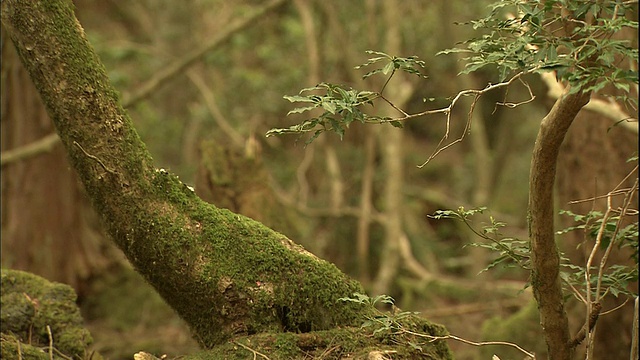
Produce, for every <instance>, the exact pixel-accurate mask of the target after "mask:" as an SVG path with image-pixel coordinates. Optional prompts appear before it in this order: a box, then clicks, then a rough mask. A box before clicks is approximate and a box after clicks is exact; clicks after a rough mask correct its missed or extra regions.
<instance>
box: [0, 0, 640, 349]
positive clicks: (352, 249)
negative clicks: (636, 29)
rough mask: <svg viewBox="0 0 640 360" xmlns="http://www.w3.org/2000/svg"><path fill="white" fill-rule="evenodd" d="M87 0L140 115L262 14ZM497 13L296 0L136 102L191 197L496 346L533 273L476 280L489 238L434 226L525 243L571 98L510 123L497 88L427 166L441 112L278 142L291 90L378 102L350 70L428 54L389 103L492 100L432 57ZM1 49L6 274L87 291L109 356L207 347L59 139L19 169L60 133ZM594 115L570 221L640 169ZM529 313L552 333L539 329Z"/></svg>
mask: <svg viewBox="0 0 640 360" xmlns="http://www.w3.org/2000/svg"><path fill="white" fill-rule="evenodd" d="M75 3H76V7H77V11H76V12H77V16H78V17H79V19H80V21H81V23H82V24H83V26H84V28H85V31H86V32H87V35H88V36H89V38H90V41H91V42H92V44H93V45H94V46H95V47H96V49H97V50H98V52H99V53H100V55H101V58H102V60H103V62H104V63H105V66H106V67H107V69H108V71H109V72H110V76H111V79H112V81H113V83H114V85H115V86H116V88H118V89H119V90H120V91H121V92H122V96H123V99H124V100H125V101H126V100H127V99H130V98H132V96H133V94H135V93H136V91H138V90H139V89H140V88H141V86H142V84H146V83H147V81H148V80H149V79H153V78H154V77H157V74H159V73H161V72H162V71H165V70H167V68H169V67H170V64H175V63H176V62H179V61H180V60H181V59H183V58H184V56H185V54H188V53H189V52H191V51H193V50H194V49H197V48H201V47H202V45H203V44H206V43H207V42H208V41H209V40H210V39H212V38H214V37H215V36H216V34H219V33H221V32H223V31H225V29H228V27H229V24H230V23H232V22H234V21H236V20H237V19H239V18H242V17H243V16H246V14H247V13H250V12H251V11H252V10H253V9H255V8H258V7H261V6H263V5H264V3H265V2H263V1H256V0H242V1H233V2H230V1H223V0H189V1H181V2H171V1H149V0H145V1H136V2H121V1H113V0H109V1H96V0H79V1H76V2H75ZM488 3H490V1H484V0H483V1H475V2H468V1H462V0H448V1H445V0H438V1H424V0H402V1H401V0H354V1H321V0H294V1H285V2H283V4H282V5H281V6H277V7H275V8H274V9H272V10H270V11H268V12H267V13H265V14H264V15H263V16H260V17H259V18H258V19H256V20H255V21H252V22H251V23H250V24H249V25H248V26H246V27H244V28H243V29H241V30H239V31H238V32H235V33H234V34H233V35H232V36H230V37H229V38H228V39H226V41H224V42H221V43H220V44H219V45H218V46H216V47H213V48H211V49H210V51H208V52H206V53H205V54H204V55H203V56H202V57H201V58H199V59H198V60H197V61H195V62H193V63H192V64H191V65H190V66H188V67H186V68H185V69H184V70H183V71H180V72H179V73H178V74H176V76H174V77H172V78H171V79H170V80H168V81H167V82H166V83H164V84H162V85H160V86H157V87H155V88H154V89H153V91H152V92H151V93H149V95H148V96H147V97H146V98H144V99H141V100H139V101H136V102H133V103H132V104H131V106H129V111H130V113H131V117H132V119H134V121H136V127H137V129H138V131H139V133H140V135H141V137H142V139H143V141H144V142H145V143H146V144H147V145H148V147H149V149H150V151H151V153H152V154H153V155H154V158H155V160H156V164H157V165H158V166H162V167H165V168H170V169H171V170H172V171H173V172H175V173H176V174H178V175H180V177H181V179H182V180H183V181H185V182H187V183H191V184H194V185H195V187H196V191H197V192H198V194H199V195H200V196H202V197H203V198H204V199H205V200H207V201H210V202H212V203H214V204H217V205H220V206H223V207H228V208H230V209H231V210H234V211H239V212H242V213H243V214H246V215H248V216H251V217H254V218H256V219H257V220H259V221H262V222H264V223H265V224H267V225H269V226H270V227H273V228H274V229H276V230H278V231H281V232H283V233H285V234H286V235H287V236H289V237H290V238H292V239H294V240H295V241H296V242H298V243H300V244H302V245H304V246H305V247H306V248H307V249H308V250H310V251H311V252H313V253H315V254H316V255H318V256H319V257H322V258H324V259H327V260H329V261H331V262H333V263H335V264H336V265H337V266H338V267H340V269H342V270H343V271H345V272H346V273H348V274H350V275H351V276H353V277H354V278H356V279H358V280H359V281H361V282H362V283H363V284H364V285H365V286H366V287H367V289H368V291H370V292H372V293H375V294H381V293H385V294H388V295H391V296H393V297H394V298H396V299H397V303H398V305H399V306H400V307H401V308H403V309H405V310H415V311H421V312H422V313H423V314H424V316H425V317H427V318H429V319H431V320H434V321H436V322H441V323H443V324H444V325H446V326H447V328H448V329H449V330H450V331H451V333H454V334H456V335H458V336H460V337H463V338H467V339H472V340H481V339H482V336H484V335H483V334H481V329H482V328H483V323H484V322H487V324H488V325H486V326H485V328H488V329H492V328H495V327H496V326H507V325H508V324H510V322H509V321H502V322H501V321H499V320H496V319H500V318H503V319H506V318H508V317H509V316H511V315H513V316H515V317H516V318H517V319H519V320H520V319H524V318H527V317H526V316H524V315H523V314H525V315H526V314H528V313H529V312H527V311H526V310H527V309H528V308H529V305H528V304H530V300H531V298H532V296H531V294H530V293H529V292H528V291H525V292H522V293H521V292H520V290H522V289H523V288H524V285H525V283H526V281H527V279H528V274H527V273H526V272H523V271H519V270H516V269H498V270H497V271H495V272H492V273H482V274H480V275H478V272H479V271H480V270H481V269H482V268H484V267H485V266H486V264H487V262H488V261H490V260H491V259H492V258H491V256H492V255H491V254H490V253H487V252H484V251H482V250H478V249H477V248H472V247H465V245H466V244H468V243H470V242H472V241H474V240H475V239H474V238H473V237H472V234H471V233H470V231H468V230H467V229H465V228H463V227H462V226H461V224H460V223H458V222H455V221H452V220H439V221H437V222H436V221H434V220H433V219H430V218H428V217H427V215H430V214H433V213H434V212H435V211H436V210H437V209H444V208H451V209H454V208H457V207H458V206H465V207H467V208H470V207H475V206H488V207H489V208H490V209H491V210H492V215H493V216H495V217H497V218H499V219H500V220H503V221H506V222H507V223H508V224H509V228H508V230H506V231H507V232H509V234H507V235H513V236H518V237H520V238H522V239H525V238H526V237H527V235H526V234H527V229H526V212H525V211H523V209H526V208H527V183H528V171H529V164H530V157H531V148H532V146H533V142H534V140H535V136H536V133H537V128H538V125H539V122H540V119H541V118H542V117H543V116H544V114H546V113H547V112H548V110H549V109H550V107H551V105H552V104H553V100H554V99H552V98H551V97H549V98H545V97H544V96H538V97H537V98H536V99H535V100H534V101H532V102H531V103H530V104H528V105H526V106H522V107H518V108H515V109H505V108H504V107H498V106H496V103H497V102H499V101H502V100H503V99H504V96H505V93H504V92H494V93H490V94H488V96H485V97H483V98H481V100H480V102H479V103H478V104H477V107H476V111H475V113H474V118H473V123H474V124H473V128H472V130H471V132H470V134H469V138H468V140H467V141H465V142H462V143H461V144H459V145H458V146H455V147H453V148H451V149H449V150H447V151H445V152H443V153H442V154H440V155H439V156H438V157H436V158H435V159H434V160H433V161H432V162H431V163H429V165H428V166H427V167H425V168H422V169H418V168H417V167H416V165H419V164H421V163H423V162H424V160H425V159H426V158H427V157H428V156H429V155H430V154H431V153H432V151H433V150H434V149H435V147H436V144H437V143H438V142H439V141H440V138H441V136H442V133H443V130H444V126H445V122H444V120H445V119H444V117H433V118H428V119H424V120H420V121H412V122H409V123H407V124H406V127H405V129H396V128H392V127H390V126H361V125H360V124H355V123H354V125H353V127H352V128H351V129H350V131H348V132H347V133H346V134H345V136H344V138H343V139H342V140H340V139H339V138H338V137H337V136H335V135H333V134H331V135H327V136H321V137H320V138H319V139H318V140H316V141H315V142H313V143H311V144H309V145H307V146H305V144H304V142H305V140H306V139H304V138H296V137H270V138H265V137H264V134H265V133H266V132H267V130H269V129H271V128H274V127H286V126H288V125H289V124H294V123H297V122H299V121H300V120H301V119H302V118H303V117H302V115H300V116H297V115H293V116H289V117H286V118H285V114H287V112H288V111H290V110H291V109H292V105H291V104H290V103H289V102H287V101H286V100H284V99H283V98H282V96H283V95H286V94H295V93H297V92H298V91H299V89H301V88H304V87H310V86H314V85H316V84H318V83H319V82H321V81H326V82H331V83H337V84H345V85H346V86H348V87H349V86H350V87H354V88H364V87H365V86H366V87H369V88H375V87H376V86H378V88H379V86H380V85H381V83H380V79H374V78H368V79H366V80H362V79H361V75H362V73H361V72H358V71H356V70H354V69H353V67H354V66H355V65H358V64H361V63H363V62H364V61H365V59H366V58H367V54H366V53H365V51H366V50H379V51H384V52H387V53H390V54H392V55H398V56H410V55H419V56H420V57H421V58H422V59H424V60H425V61H426V63H427V65H426V69H425V70H424V72H425V75H427V76H428V79H427V80H421V79H419V78H417V77H416V78H413V77H407V78H403V79H401V81H399V82H396V83H394V84H392V85H390V87H389V88H387V89H386V90H385V91H386V93H387V94H389V97H390V98H393V99H394V103H396V104H398V105H400V104H402V105H403V106H402V107H403V108H405V109H407V110H408V111H413V110H415V109H423V108H424V105H425V102H427V103H429V104H433V106H439V105H446V104H447V103H448V101H449V100H448V97H450V96H452V95H455V94H456V93H457V92H458V91H459V90H461V89H468V88H482V87H484V86H485V85H486V84H487V83H488V82H489V81H491V80H492V79H494V78H495V77H496V74H494V73H492V72H491V71H490V70H483V71H481V72H476V73H474V74H473V75H470V76H464V77H458V76H456V75H457V74H458V73H459V72H460V70H462V68H463V67H464V64H462V63H461V62H460V61H459V60H460V59H459V58H455V57H454V56H449V57H435V54H436V53H437V52H438V51H440V50H442V49H445V48H450V47H453V46H454V45H455V44H456V43H458V42H460V41H463V40H466V39H468V38H470V37H471V32H470V31H471V29H470V28H468V27H462V26H455V25H454V23H456V22H465V21H469V20H471V19H475V18H478V17H479V16H480V15H483V14H484V13H485V12H486V9H487V8H486V6H487V4H488ZM635 16H637V14H636V15H635ZM636 20H637V19H636ZM620 36H624V37H626V38H629V39H632V41H634V46H635V47H636V48H637V34H620ZM2 38H3V44H2V46H3V52H2V60H3V61H2V90H3V91H2V151H3V163H2V265H3V266H6V267H12V268H19V269H25V270H29V271H32V272H35V273H37V274H39V275H42V276H45V277H47V278H49V279H52V280H58V281H62V282H65V283H69V284H71V285H73V286H74V287H75V288H76V290H77V291H78V292H79V294H80V296H81V302H82V305H83V308H84V311H85V318H86V319H87V320H88V321H90V322H91V323H92V324H93V326H92V327H91V330H92V332H93V334H94V338H95V339H96V346H97V348H98V349H99V350H100V351H101V352H102V353H103V354H104V355H106V356H107V357H109V358H113V359H115V358H120V357H129V358H130V356H131V354H133V353H134V352H136V351H139V350H145V351H148V352H154V351H155V352H157V353H159V354H160V353H168V354H173V355H178V354H181V353H186V352H189V351H193V350H194V349H195V345H194V343H193V342H191V341H190V340H189V339H188V335H187V331H186V329H185V327H184V325H183V324H182V323H181V322H180V320H179V319H171V318H169V317H168V315H167V314H171V310H170V309H168V308H166V306H164V304H163V303H162V301H161V300H160V299H159V298H158V297H157V295H155V293H154V292H153V291H152V290H150V289H149V288H148V287H144V286H143V285H140V284H141V282H142V280H141V279H140V278H139V277H138V276H137V275H136V274H135V273H132V272H131V270H130V269H128V267H127V265H126V264H125V263H124V262H123V261H122V259H121V256H120V255H119V254H118V251H117V250H114V248H113V247H112V246H111V245H110V244H109V243H108V242H107V241H105V240H104V239H103V238H102V235H101V233H100V227H99V225H98V224H96V223H95V221H94V220H93V217H92V215H91V210H90V207H89V206H88V204H87V201H86V200H85V199H84V198H83V196H82V189H81V188H80V187H79V186H78V184H77V181H76V179H75V177H74V174H73V173H72V172H70V171H69V170H68V168H69V167H68V165H66V163H65V162H66V159H65V156H64V154H63V152H62V151H61V149H60V148H58V146H57V145H55V142H51V144H49V147H45V150H46V151H40V152H37V151H36V153H35V154H33V153H27V155H20V156H18V157H17V158H16V157H13V158H12V157H6V156H5V155H12V154H13V155H15V154H16V152H15V151H16V150H20V149H22V150H24V146H25V145H28V144H31V143H33V142H34V141H37V140H39V139H42V138H44V137H47V136H48V135H49V134H51V132H52V131H53V130H52V129H53V127H52V125H51V123H50V121H49V120H48V119H47V118H46V113H45V112H44V110H43V109H42V106H41V104H39V103H38V101H39V98H38V97H37V95H36V93H35V91H34V90H33V88H32V87H31V85H30V81H29V80H28V77H27V76H26V74H25V73H24V71H22V70H20V65H19V62H18V61H17V59H16V58H15V55H14V54H13V52H12V49H11V48H10V47H11V46H10V44H9V43H7V42H6V41H4V39H5V36H4V34H3V36H2ZM376 82H378V83H376ZM529 82H530V84H531V85H532V87H533V89H534V91H535V93H536V94H544V93H545V92H546V91H547V87H546V85H545V83H544V82H543V81H541V80H540V79H537V78H531V79H529ZM636 91H637V90H636ZM509 96H510V98H514V99H517V98H521V99H526V98H527V97H528V92H527V91H526V89H525V88H513V89H510V90H509ZM380 111H388V112H391V111H393V110H392V109H381V110H380ZM452 116H453V119H452V129H451V131H452V133H454V134H461V133H462V132H463V131H465V129H464V124H465V122H466V116H467V113H466V107H465V106H460V107H459V108H457V110H456V111H454V113H453V114H452ZM580 116H581V118H580V119H578V120H577V121H576V122H575V124H574V126H573V127H572V129H571V131H570V135H569V138H568V139H567V142H566V143H565V149H564V150H563V152H562V153H563V155H562V160H561V161H562V164H561V166H559V169H560V174H559V181H558V198H559V199H558V200H559V204H560V206H561V207H562V208H566V205H567V204H568V202H569V201H571V200H581V199H585V198H589V197H592V196H594V195H595V194H599V193H601V192H602V191H604V189H612V188H614V187H615V185H617V183H618V182H619V181H620V179H622V178H623V177H624V176H625V175H626V174H627V173H628V171H630V169H631V168H632V167H633V164H628V163H626V160H627V159H628V158H629V156H630V155H631V154H632V153H633V151H635V150H636V149H637V146H638V140H637V126H636V127H635V130H633V129H632V128H628V127H623V126H617V127H613V128H611V131H608V129H609V128H610V127H611V125H612V124H613V121H611V120H609V119H606V118H604V117H603V116H602V115H600V114H596V113H589V112H584V113H583V114H582V115H580ZM47 144H48V143H47ZM12 151H13V152H12ZM216 154H217V155H220V154H222V156H215V155H216ZM214 159H215V160H214ZM219 160H222V162H218V161H219ZM212 161H216V163H212ZM596 178H597V189H596V188H595V185H594V184H595V182H596V180H595V179H596ZM585 206H586V205H585ZM590 206H591V204H590V203H589V207H590ZM597 206H603V205H602V204H598V205H597ZM572 210H574V211H575V212H579V211H582V212H584V210H585V208H581V209H573V208H572ZM586 210H587V211H588V210H589V209H586ZM567 225H569V224H567ZM576 236H580V235H576ZM580 241H582V240H581V239H580V238H576V239H573V240H571V241H567V242H566V247H565V249H564V250H565V251H566V252H567V253H569V254H570V255H575V254H572V253H576V252H580V251H581V250H575V249H576V245H577V244H579V243H580ZM121 294H129V296H128V299H129V300H131V299H141V300H139V301H128V302H126V303H124V304H115V303H114V302H113V301H114V299H127V297H126V296H125V297H122V296H120V295H121ZM142 299H144V300H142ZM116 309H120V310H117V311H116ZM631 310H632V309H631V306H630V305H629V304H627V305H625V306H624V307H623V309H622V311H620V312H617V313H616V314H617V315H615V316H616V317H617V318H616V319H615V320H613V322H612V323H613V324H617V325H616V326H625V328H624V329H625V331H626V329H628V328H630V326H631V317H630V315H629V314H630V311H631ZM115 313H117V314H118V316H117V318H116V319H114V318H113V314H115ZM110 316H111V318H110V319H109V317H110ZM575 318H576V320H575V324H572V325H574V327H578V326H579V325H580V324H581V321H582V314H580V313H578V312H576V314H575ZM606 318H607V317H604V319H605V320H606ZM167 319H170V320H167ZM527 319H529V321H531V322H532V323H537V319H536V318H535V316H533V317H531V316H530V317H528V318H527ZM522 321H525V320H522ZM603 321H604V320H603ZM620 324H628V326H626V325H620ZM511 326H513V325H511ZM603 326H606V325H603ZM150 329H153V331H151V330H150ZM495 332H496V331H491V330H488V331H486V332H485V333H489V334H490V333H495ZM500 333H504V334H509V331H500ZM615 333H616V334H620V333H621V332H620V331H616V332H615ZM625 333H626V332H625ZM130 334H135V336H133V337H132V336H130ZM177 334H179V335H177ZM599 334H600V336H601V337H603V339H602V340H601V341H602V343H603V345H602V346H600V347H598V348H601V350H602V351H603V353H607V354H613V353H614V352H615V351H620V354H625V352H624V351H626V350H619V349H628V344H629V341H630V339H628V338H625V337H624V336H620V337H619V338H616V339H611V338H610V337H611V335H608V334H612V332H607V331H601V332H600V333H599ZM143 335H147V336H143ZM487 336H488V335H487ZM132 338H136V339H139V340H141V341H139V342H133V341H132V340H131V339H132ZM501 340H520V339H501ZM154 341H155V343H154ZM540 344H542V342H541V339H540V340H539V341H537V343H536V341H533V343H531V344H526V345H529V346H531V348H532V349H537V348H539V347H540ZM523 345H524V344H523ZM450 346H451V347H452V350H453V351H454V353H455V354H456V358H458V359H474V358H477V357H478V356H479V355H478V354H479V350H478V349H477V348H474V347H469V346H467V345H462V344H459V343H455V342H452V343H451V344H450Z"/></svg>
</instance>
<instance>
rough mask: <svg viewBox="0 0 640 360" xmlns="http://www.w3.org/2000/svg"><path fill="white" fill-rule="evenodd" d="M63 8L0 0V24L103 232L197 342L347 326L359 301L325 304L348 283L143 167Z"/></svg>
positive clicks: (97, 65) (142, 154)
mask: <svg viewBox="0 0 640 360" xmlns="http://www.w3.org/2000/svg"><path fill="white" fill-rule="evenodd" d="M73 11H74V10H73V6H72V3H71V1H3V2H2V21H3V25H4V26H5V27H6V28H7V29H8V30H9V31H8V32H9V34H10V37H11V39H12V40H13V42H14V45H15V47H16V49H17V50H18V53H19V55H20V58H21V59H22V61H23V63H24V65H25V68H26V69H27V70H28V72H29V74H30V76H31V78H32V79H33V81H34V83H35V85H36V88H37V89H38V91H39V93H40V95H41V96H42V99H43V100H44V103H45V104H46V107H47V111H48V112H49V114H50V116H51V118H52V120H53V121H54V123H55V126H56V129H57V131H58V133H59V135H60V138H61V140H62V143H63V145H64V147H65V149H66V150H67V152H68V155H69V158H70V161H71V163H72V165H73V167H74V168H75V170H76V171H77V172H78V174H79V176H80V178H81V181H82V182H83V184H84V186H85V188H86V189H87V193H88V194H89V196H90V198H91V200H92V203H93V206H94V207H95V208H96V210H97V211H98V213H99V215H100V216H101V218H102V220H103V222H104V224H105V226H106V229H107V231H108V233H109V234H110V235H111V237H112V238H113V240H114V241H115V242H116V244H117V245H118V246H119V247H120V248H121V249H122V250H123V252H124V253H125V254H126V256H127V258H128V259H129V261H130V262H131V263H132V264H133V265H134V266H135V268H136V269H137V270H138V271H139V272H140V273H142V274H143V275H144V276H145V278H146V279H147V280H148V281H149V282H150V283H151V284H152V285H153V286H154V287H155V288H156V289H157V290H158V291H159V292H160V293H161V294H162V296H163V297H164V298H165V299H166V301H167V302H168V303H169V304H170V305H171V306H172V307H173V308H174V309H175V310H176V311H177V312H178V313H179V314H180V315H181V316H182V317H183V318H184V319H185V320H186V321H187V322H188V323H189V325H190V326H191V328H192V329H193V331H194V333H195V336H196V337H197V338H198V340H199V341H200V343H201V344H203V345H204V346H207V347H210V346H213V345H215V344H218V343H221V342H223V341H224V340H226V339H228V338H229V337H230V336H231V335H233V334H242V333H246V334H251V333H256V332H262V331H282V330H298V331H305V330H321V329H328V328H332V327H336V326H340V325H355V324H357V323H358V322H359V320H360V319H361V317H362V315H363V314H362V313H361V312H360V310H359V309H356V308H354V307H353V306H351V305H346V304H338V303H337V299H338V298H340V297H344V296H351V295H352V294H353V293H354V292H362V289H361V287H360V285H359V284H358V283H357V282H355V281H353V280H351V279H349V278H348V277H347V276H345V275H344V274H342V273H341V272H340V271H339V270H338V269H337V268H336V267H335V266H333V265H331V264H329V263H327V262H325V261H323V260H320V259H318V258H316V257H315V256H313V255H312V254H310V253H309V252H307V251H305V250H304V249H302V248H301V247H299V246H297V245H295V244H294V243H293V242H291V241H290V240H289V239H287V238H286V237H285V236H283V235H281V234H278V233H276V232H274V231H272V230H270V229H269V228H266V227H265V226H263V225H262V224H260V223H258V222H255V221H253V220H250V219H248V218H245V217H242V216H240V215H236V214H233V213H231V212H230V211H227V210H224V209H219V208H216V207H214V206H212V205H209V204H206V203H205V202H203V201H201V200H200V199H199V198H198V197H197V196H196V195H195V194H194V193H193V191H192V190H191V189H189V188H188V187H187V186H185V185H184V184H183V183H181V182H180V181H179V180H178V179H177V178H176V177H175V176H174V175H172V174H170V173H168V172H167V171H165V170H162V169H156V168H154V166H153V163H152V159H151V156H150V155H149V153H148V152H147V150H146V148H145V145H144V144H143V143H142V141H141V140H140V138H139V137H138V135H137V133H136V132H135V130H134V128H133V126H132V123H131V121H130V119H129V117H128V115H127V113H126V112H125V111H124V110H123V108H122V106H121V105H120V103H119V99H118V94H117V93H116V91H115V90H114V89H113V88H112V86H111V85H110V82H109V79H108V77H107V74H106V72H105V69H104V67H103V65H102V64H101V62H100V60H99V59H98V57H97V55H96V53H95V52H94V51H93V49H92V48H91V46H90V44H89V43H88V41H87V39H86V37H85V34H84V31H83V29H82V27H81V26H80V24H79V23H78V22H77V20H76V18H75V16H74V14H73ZM61 170H62V169H61Z"/></svg>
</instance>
